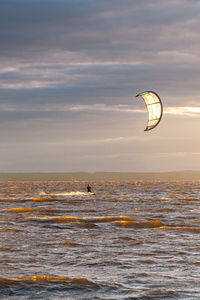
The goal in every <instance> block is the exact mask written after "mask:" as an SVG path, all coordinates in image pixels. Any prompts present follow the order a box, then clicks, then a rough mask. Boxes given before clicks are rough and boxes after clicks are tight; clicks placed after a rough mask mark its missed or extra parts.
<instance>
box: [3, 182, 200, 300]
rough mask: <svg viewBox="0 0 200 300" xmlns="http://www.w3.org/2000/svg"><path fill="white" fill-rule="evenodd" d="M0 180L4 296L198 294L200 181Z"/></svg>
mask: <svg viewBox="0 0 200 300" xmlns="http://www.w3.org/2000/svg"><path fill="white" fill-rule="evenodd" d="M86 185H87V182H24V183H23V182H15V183H14V182H10V183H5V182H1V183H0V263H1V265H0V266H1V267H0V299H200V218H199V215H200V205H199V204H200V201H199V199H200V182H182V183H181V182H142V181H141V182H93V183H92V188H93V191H94V192H95V193H96V195H90V194H87V193H85V190H86Z"/></svg>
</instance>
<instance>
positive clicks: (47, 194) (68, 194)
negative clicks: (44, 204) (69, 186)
mask: <svg viewBox="0 0 200 300" xmlns="http://www.w3.org/2000/svg"><path fill="white" fill-rule="evenodd" d="M39 195H40V196H43V195H44V196H88V195H90V196H91V195H95V193H88V192H80V191H72V192H54V193H46V192H43V191H41V192H39Z"/></svg>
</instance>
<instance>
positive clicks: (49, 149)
mask: <svg viewBox="0 0 200 300" xmlns="http://www.w3.org/2000/svg"><path fill="white" fill-rule="evenodd" d="M199 28H200V1H199V0H165V1H161V0H123V1H122V0H101V1H99V0H29V1H27V0H1V1H0V172H71V171H91V172H93V171H169V170H200V131H199V129H200V32H199ZM145 90H154V91H156V92H157V93H158V94H159V95H160V97H161V99H162V102H163V106H164V113H163V119H162V121H161V122H160V124H159V126H158V127H156V128H155V129H154V130H152V131H149V132H144V129H145V127H146V124H147V112H146V108H145V104H144V102H143V100H142V99H139V98H135V95H136V94H138V93H139V92H142V91H145Z"/></svg>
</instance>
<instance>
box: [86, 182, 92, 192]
mask: <svg viewBox="0 0 200 300" xmlns="http://www.w3.org/2000/svg"><path fill="white" fill-rule="evenodd" d="M87 191H88V193H92V190H91V186H90V185H89V184H88V186H87Z"/></svg>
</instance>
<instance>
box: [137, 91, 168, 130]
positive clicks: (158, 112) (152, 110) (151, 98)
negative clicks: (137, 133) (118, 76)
mask: <svg viewBox="0 0 200 300" xmlns="http://www.w3.org/2000/svg"><path fill="white" fill-rule="evenodd" d="M139 96H141V97H142V98H143V100H144V102H145V104H146V107H147V111H148V123H147V127H146V129H145V130H144V131H148V130H151V129H153V128H155V127H156V126H157V125H158V123H159V122H160V120H161V118H162V113H163V106H162V102H161V99H160V97H159V96H158V94H156V93H155V92H153V91H146V92H142V93H140V94H138V95H136V97H139Z"/></svg>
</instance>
